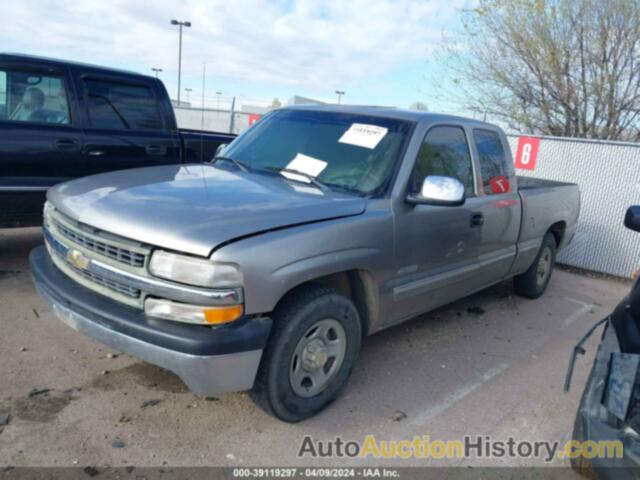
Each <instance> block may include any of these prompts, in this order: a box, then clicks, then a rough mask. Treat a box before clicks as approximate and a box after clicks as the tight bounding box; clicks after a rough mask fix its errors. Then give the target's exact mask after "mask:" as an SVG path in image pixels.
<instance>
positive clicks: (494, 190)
mask: <svg viewBox="0 0 640 480" xmlns="http://www.w3.org/2000/svg"><path fill="white" fill-rule="evenodd" d="M473 140H474V142H475V144H476V149H477V150H478V154H479V156H480V174H481V176H482V186H483V188H484V193H485V194H487V195H499V194H501V193H507V192H510V191H511V182H510V181H509V177H510V176H511V171H510V169H509V165H508V164H507V156H506V155H505V151H504V147H503V146H502V142H501V141H500V135H498V133H497V132H494V131H492V130H481V129H476V130H474V131H473Z"/></svg>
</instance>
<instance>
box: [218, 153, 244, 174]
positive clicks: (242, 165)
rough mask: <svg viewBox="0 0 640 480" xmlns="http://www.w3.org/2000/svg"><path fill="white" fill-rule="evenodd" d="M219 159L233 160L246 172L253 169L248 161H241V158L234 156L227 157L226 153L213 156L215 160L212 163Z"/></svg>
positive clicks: (232, 161)
mask: <svg viewBox="0 0 640 480" xmlns="http://www.w3.org/2000/svg"><path fill="white" fill-rule="evenodd" d="M218 160H226V161H227V162H231V163H233V164H234V165H235V166H236V167H238V168H239V169H240V170H242V171H243V172H244V173H249V172H250V171H251V167H250V166H249V165H247V164H246V163H244V162H241V161H240V160H236V159H235V158H232V157H225V156H224V155H218V156H217V157H213V160H211V163H212V164H213V163H216V161H218Z"/></svg>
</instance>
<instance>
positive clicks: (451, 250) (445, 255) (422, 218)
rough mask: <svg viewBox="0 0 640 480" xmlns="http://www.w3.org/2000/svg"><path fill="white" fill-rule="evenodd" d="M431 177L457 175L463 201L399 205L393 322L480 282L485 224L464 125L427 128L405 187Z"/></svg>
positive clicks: (414, 187) (416, 185) (410, 188)
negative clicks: (453, 204) (480, 218)
mask: <svg viewBox="0 0 640 480" xmlns="http://www.w3.org/2000/svg"><path fill="white" fill-rule="evenodd" d="M429 175H442V176H447V177H454V178H457V179H458V180H460V181H461V182H462V183H463V185H464V186H465V192H466V197H467V200H466V202H465V204H464V205H462V206H457V207H451V206H433V205H410V204H406V203H404V204H401V205H400V206H399V207H397V208H398V209H397V211H396V212H395V219H396V261H397V269H398V270H397V274H398V277H397V281H396V282H395V285H394V286H393V299H394V302H393V321H394V322H397V321H400V320H403V319H405V318H409V317H412V316H414V315H417V314H419V313H422V312H424V311H428V310H431V309H433V308H436V307H438V306H440V305H443V304H446V303H448V302H450V301H452V300H455V299H457V298H460V297H462V296H464V295H465V294H466V293H468V292H470V291H473V290H476V289H477V288H479V287H480V286H481V285H482V284H483V281H484V280H483V279H482V277H481V275H480V274H479V264H478V257H479V254H480V250H481V246H482V241H483V240H482V237H483V226H482V225H481V224H480V223H479V222H477V221H476V220H475V218H476V215H477V214H478V212H479V210H480V207H481V205H482V202H483V200H482V199H480V198H478V197H477V192H476V182H475V180H474V178H475V176H474V167H473V162H472V158H471V150H470V148H469V142H468V141H467V135H466V133H465V130H464V128H462V126H459V125H438V126H434V127H432V128H431V129H430V130H429V131H428V132H427V134H426V136H425V138H424V141H423V143H422V146H421V148H420V150H419V153H418V156H417V158H416V161H415V165H414V168H413V172H412V175H411V179H410V181H409V186H408V191H409V192H417V191H419V190H420V188H421V185H422V181H423V179H424V178H425V177H427V176H429Z"/></svg>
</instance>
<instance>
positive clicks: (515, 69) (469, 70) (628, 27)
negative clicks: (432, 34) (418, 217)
mask: <svg viewBox="0 0 640 480" xmlns="http://www.w3.org/2000/svg"><path fill="white" fill-rule="evenodd" d="M463 16H464V28H463V30H462V33H461V37H460V39H459V40H462V42H463V43H462V44H463V45H464V46H465V48H460V47H461V44H460V42H458V43H457V44H455V46H454V47H453V48H451V49H450V52H451V58H452V59H453V61H451V62H450V63H449V65H450V66H451V67H452V69H453V72H454V84H455V86H456V87H457V88H455V91H456V92H457V94H458V95H460V94H462V95H463V96H464V97H465V98H467V99H470V101H468V102H466V103H467V107H468V108H471V109H472V110H473V111H475V112H478V113H480V114H481V115H484V116H486V115H487V114H488V115H489V116H491V117H492V118H496V119H498V120H502V121H503V122H505V123H506V124H507V125H508V126H510V127H511V128H513V129H516V130H519V131H521V130H525V131H528V132H532V133H538V134H547V135H557V136H571V137H584V138H600V139H610V140H633V141H638V140H640V118H639V116H640V2H638V1H637V0H606V1H603V0H480V1H479V4H478V5H477V7H476V8H473V9H471V10H468V11H466V12H465V13H464V14H463Z"/></svg>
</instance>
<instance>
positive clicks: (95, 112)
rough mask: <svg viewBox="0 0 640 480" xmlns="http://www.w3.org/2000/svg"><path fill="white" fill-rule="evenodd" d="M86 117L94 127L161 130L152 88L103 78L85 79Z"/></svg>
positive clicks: (161, 126)
mask: <svg viewBox="0 0 640 480" xmlns="http://www.w3.org/2000/svg"><path fill="white" fill-rule="evenodd" d="M84 84H85V88H86V92H87V103H88V109H89V120H90V122H91V126H92V127H94V128H102V129H109V130H162V129H163V128H164V125H163V123H162V116H161V115H160V110H159V109H158V103H157V101H156V99H155V98H154V96H153V94H152V93H151V90H150V89H149V88H147V87H144V86H138V85H127V84H124V83H116V82H111V81H105V80H91V79H87V80H85V81H84Z"/></svg>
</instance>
